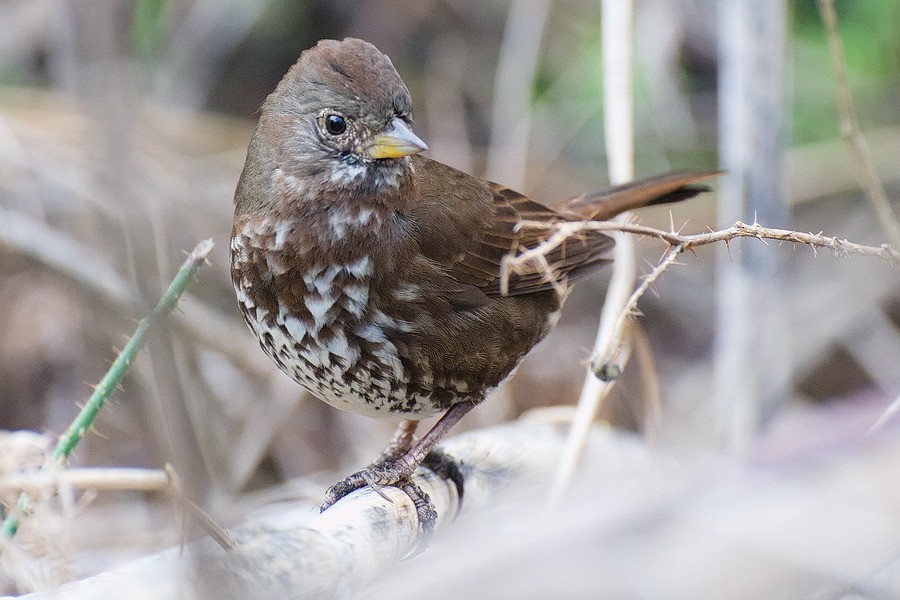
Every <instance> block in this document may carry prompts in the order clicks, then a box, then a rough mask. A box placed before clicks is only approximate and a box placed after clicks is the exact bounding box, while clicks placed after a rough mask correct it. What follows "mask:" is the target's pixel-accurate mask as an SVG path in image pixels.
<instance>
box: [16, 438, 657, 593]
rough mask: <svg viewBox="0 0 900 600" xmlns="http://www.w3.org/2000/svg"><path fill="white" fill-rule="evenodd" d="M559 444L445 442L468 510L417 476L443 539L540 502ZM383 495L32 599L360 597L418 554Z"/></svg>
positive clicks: (412, 523) (633, 451)
mask: <svg viewBox="0 0 900 600" xmlns="http://www.w3.org/2000/svg"><path fill="white" fill-rule="evenodd" d="M594 432H595V435H594V436H592V437H591V444H590V448H589V455H590V456H591V457H593V458H595V459H597V460H598V461H601V462H607V463H608V462H609V461H610V460H612V458H611V457H614V456H618V457H620V464H622V465H625V464H628V465H631V466H628V467H624V468H626V469H629V470H630V469H634V468H636V467H635V466H636V465H638V464H645V465H647V464H649V463H650V459H649V454H648V453H647V452H646V449H645V448H644V447H642V446H640V445H635V444H634V443H633V440H625V438H623V437H622V436H621V435H620V434H616V433H615V432H612V431H608V430H606V431H602V430H596V429H595V430H594ZM563 442H564V429H563V428H561V427H559V426H558V425H556V424H548V423H541V422H536V421H528V422H526V421H518V422H514V423H510V424H507V425H503V426H500V427H495V428H491V429H486V430H482V431H477V432H472V433H467V434H463V435H460V436H456V437H454V438H451V439H449V440H446V441H445V442H444V443H443V444H442V445H441V447H442V449H443V450H444V452H445V453H446V454H447V455H448V456H449V457H451V458H452V459H453V460H454V462H455V463H456V464H457V465H458V466H459V470H460V475H461V476H462V489H463V490H464V493H463V497H462V502H461V503H460V497H459V494H458V492H457V486H456V484H454V483H452V482H449V481H447V480H445V479H443V478H441V477H438V476H437V475H435V474H434V473H432V472H431V471H429V470H427V469H419V471H418V472H417V474H416V476H415V481H416V483H417V484H419V485H420V486H421V487H422V488H423V489H424V490H425V491H426V492H427V493H428V494H429V495H430V496H431V499H432V501H433V502H434V504H435V506H436V508H437V512H438V515H439V522H438V536H440V534H441V530H442V529H443V528H444V526H445V525H446V524H447V523H448V522H449V521H451V520H452V519H453V518H454V517H455V516H456V515H457V513H458V512H459V511H460V509H461V510H462V511H463V512H465V513H470V512H471V513H475V512H477V511H479V510H480V509H484V508H486V507H488V506H491V507H494V508H497V507H502V506H504V504H505V503H508V502H512V503H515V502H521V500H522V498H524V497H526V496H528V495H533V494H535V493H539V492H540V491H541V490H542V489H543V486H544V485H545V482H546V480H547V479H548V478H549V477H550V474H551V473H552V472H553V469H554V467H555V465H556V463H557V461H558V460H559V457H560V453H561V449H562V445H563ZM626 442H627V443H626ZM383 491H384V492H385V493H386V495H387V496H388V498H389V500H385V499H384V498H382V497H381V496H379V494H378V493H376V492H375V491H373V490H371V489H362V490H358V491H357V492H354V493H353V494H351V495H349V496H347V497H346V498H344V499H343V500H341V501H340V502H338V503H337V504H335V505H334V506H332V507H331V508H330V509H328V510H327V511H325V512H324V513H321V514H319V513H318V511H317V509H316V508H315V507H310V506H308V505H307V506H298V505H297V503H281V504H280V505H278V506H277V507H269V508H268V510H267V511H265V512H258V513H255V514H251V515H250V517H249V519H248V521H247V522H246V523H245V524H244V525H239V526H236V527H234V528H232V529H231V530H230V532H229V533H230V534H231V536H232V537H233V539H234V540H236V544H237V545H236V546H235V547H233V548H232V549H231V550H229V551H225V550H223V549H222V548H220V547H219V546H217V545H215V544H212V543H210V542H209V540H201V541H198V542H194V543H192V544H189V545H188V547H187V548H186V555H187V557H188V559H187V560H185V559H184V558H183V557H182V556H181V553H180V552H179V551H178V550H177V549H171V550H168V551H165V552H162V553H160V554H157V555H153V556H151V557H147V558H145V559H142V560H140V561H137V562H135V563H132V564H130V565H126V566H124V567H122V568H119V569H116V570H115V571H112V572H109V573H104V574H101V575H98V576H96V577H92V578H90V579H86V580H83V581H79V582H74V583H71V584H68V585H65V586H62V587H61V588H60V589H57V590H53V591H50V592H47V593H46V594H32V595H30V596H26V598H30V599H32V600H37V599H38V598H59V599H62V600H73V599H79V598H85V599H87V598H90V599H92V600H101V599H104V598H110V599H112V598H115V599H116V600H121V599H137V598H141V599H144V598H147V599H149V598H159V599H163V598H175V597H177V598H182V599H192V598H232V597H234V598H241V597H242V598H287V597H290V598H331V597H336V596H337V597H343V596H346V595H348V594H349V592H350V591H359V590H361V589H362V588H363V587H364V586H365V585H366V583H368V582H369V581H371V580H372V579H373V578H374V577H375V576H376V575H377V574H378V573H380V572H382V571H384V570H385V569H387V568H389V567H391V566H394V565H396V564H397V562H398V561H400V560H401V559H402V558H403V557H404V556H405V555H407V554H408V553H409V552H410V551H411V550H412V549H413V548H415V546H416V543H417V537H418V529H419V525H418V520H417V517H416V510H415V508H414V506H413V504H412V501H411V500H410V499H409V497H407V496H406V495H405V494H404V493H402V492H400V491H399V490H398V489H396V488H393V487H389V488H385V489H384V490H383ZM435 543H437V541H435Z"/></svg>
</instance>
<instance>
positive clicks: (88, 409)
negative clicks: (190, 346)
mask: <svg viewBox="0 0 900 600" xmlns="http://www.w3.org/2000/svg"><path fill="white" fill-rule="evenodd" d="M212 248H213V242H212V240H204V241H202V242H200V243H199V244H197V246H196V247H195V248H194V250H193V251H192V252H191V253H190V255H188V257H187V259H186V260H185V261H184V264H182V265H181V269H179V271H178V274H177V275H175V278H174V279H173V280H172V283H171V284H169V288H168V289H167V290H166V293H165V294H163V297H162V298H161V299H160V301H159V303H158V304H157V305H156V307H155V308H154V309H153V312H151V313H150V315H149V316H147V317H146V318H144V319H142V320H141V322H140V323H138V326H137V329H135V332H134V334H133V335H132V336H131V339H129V340H128V343H127V344H126V345H125V348H124V349H123V350H122V352H120V353H119V356H117V357H116V360H115V361H113V364H112V366H111V367H110V368H109V370H108V371H107V372H106V374H105V375H104V376H103V379H101V380H100V383H99V384H98V385H97V387H96V388H95V389H94V392H93V393H92V394H91V397H90V398H89V399H88V402H87V404H85V405H84V407H83V408H82V409H81V411H80V412H79V413H78V415H77V416H76V417H75V420H74V421H73V422H72V424H71V425H70V426H69V428H68V429H67V430H66V432H65V433H64V434H63V435H62V436H60V438H59V442H58V443H57V445H56V448H55V449H54V451H53V454H52V456H51V458H50V459H49V460H48V462H47V463H46V464H45V465H44V467H43V468H42V471H43V472H47V471H52V470H53V469H57V468H60V467H62V466H64V465H65V463H66V460H67V459H68V458H69V455H70V454H71V453H72V450H74V449H75V446H77V445H78V442H80V441H81V439H82V438H83V437H84V434H85V433H86V432H87V430H88V429H89V428H90V427H91V425H92V424H93V422H94V419H95V418H96V417H97V414H98V413H99V412H100V409H101V408H103V405H104V404H105V403H106V401H107V400H108V399H109V396H110V395H111V394H112V392H113V390H115V389H116V386H117V385H118V384H119V381H121V379H122V377H123V376H124V375H125V373H126V372H127V371H128V367H129V366H130V365H131V362H132V361H133V360H134V357H135V355H137V353H138V352H139V351H140V349H141V348H142V347H143V346H144V343H145V342H146V341H147V334H148V332H149V331H150V329H151V328H152V327H153V326H154V325H156V324H157V323H159V322H160V321H162V320H163V319H165V318H166V317H167V316H168V314H169V313H170V312H172V309H173V308H175V304H176V303H177V302H178V299H179V298H180V297H181V294H182V293H183V292H184V290H185V289H186V288H187V286H188V284H190V283H191V281H193V279H194V276H195V275H196V274H197V271H198V270H199V269H200V267H201V266H202V265H203V264H204V263H205V262H206V257H207V256H209V253H210V251H211V250H212ZM29 504H30V502H29V500H28V496H27V495H25V494H22V495H21V496H19V501H18V502H17V503H16V506H15V508H14V509H13V510H12V511H11V512H10V513H9V514H8V515H7V516H6V519H4V521H3V524H2V526H0V532H2V535H3V538H4V539H9V538H11V537H12V536H14V535H15V533H16V530H17V529H18V526H19V519H20V517H21V515H22V514H24V512H25V511H26V510H27V509H28V505H29Z"/></svg>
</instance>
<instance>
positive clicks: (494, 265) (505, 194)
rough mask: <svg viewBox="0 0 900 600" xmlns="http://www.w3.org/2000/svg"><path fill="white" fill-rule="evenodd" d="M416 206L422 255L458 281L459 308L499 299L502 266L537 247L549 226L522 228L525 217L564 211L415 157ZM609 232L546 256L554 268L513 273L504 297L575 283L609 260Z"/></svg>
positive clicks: (553, 216) (556, 217) (550, 217)
mask: <svg viewBox="0 0 900 600" xmlns="http://www.w3.org/2000/svg"><path fill="white" fill-rule="evenodd" d="M414 164H415V168H416V182H417V184H418V188H419V189H418V193H419V203H418V206H417V208H416V215H415V220H416V222H417V224H418V227H419V232H418V233H419V236H418V238H419V243H420V246H421V250H422V253H423V254H424V255H425V256H426V257H428V258H429V259H430V260H432V261H434V262H436V263H438V264H439V265H440V267H441V268H442V269H443V270H444V271H445V272H446V273H447V274H448V275H450V276H451V277H452V278H453V279H454V280H455V281H456V282H458V283H459V285H460V289H459V290H458V291H456V290H454V291H453V293H454V297H455V299H456V302H455V303H456V304H457V305H458V306H466V305H467V304H470V303H471V304H472V305H473V306H477V305H479V304H480V302H479V298H482V299H483V300H485V301H486V297H493V296H499V295H501V293H500V268H501V267H500V265H501V263H502V261H503V257H504V256H506V255H508V254H509V253H510V252H515V251H516V250H521V249H525V248H534V247H535V246H537V245H538V244H540V243H541V242H543V241H544V240H545V239H546V238H547V236H548V235H549V233H548V232H547V231H541V230H535V229H525V230H521V231H517V225H518V224H519V223H520V222H521V221H523V220H536V221H550V222H553V221H565V220H566V219H565V218H564V217H562V216H561V215H560V214H559V213H557V212H555V211H553V210H551V209H550V208H547V207H546V206H543V205H542V204H539V203H537V202H534V201H533V200H530V199H529V198H527V197H526V196H523V195H522V194H519V193H517V192H514V191H512V190H510V189H508V188H506V187H503V186H501V185H498V184H494V183H490V182H487V181H484V180H482V179H478V178H476V177H472V176H471V175H467V174H465V173H463V172H461V171H457V170H456V169H453V168H451V167H448V166H446V165H444V164H441V163H438V162H435V161H432V160H429V159H427V158H424V157H416V159H415V163H414ZM612 245H613V241H612V239H611V238H610V237H608V236H606V235H603V234H601V233H599V232H594V231H587V232H584V234H583V235H581V236H578V237H573V238H570V239H568V240H566V241H565V242H564V243H563V244H561V245H560V246H558V247H556V248H555V249H553V250H552V251H551V252H549V253H548V254H547V262H548V265H549V266H550V269H551V270H550V272H549V273H548V272H547V270H546V269H544V268H540V267H538V266H535V268H533V269H532V270H530V271H528V272H526V273H523V274H517V275H513V276H511V277H510V280H509V286H508V289H507V294H508V295H510V296H516V295H521V294H531V293H535V292H541V291H545V290H549V289H552V288H553V286H554V283H555V282H557V281H566V282H569V283H571V282H573V281H575V280H577V279H580V278H582V277H584V276H585V275H588V274H590V273H591V272H593V271H594V270H595V269H597V268H599V267H600V266H602V265H603V264H604V263H606V262H607V259H606V258H604V256H605V254H606V253H607V252H608V250H609V249H610V248H612Z"/></svg>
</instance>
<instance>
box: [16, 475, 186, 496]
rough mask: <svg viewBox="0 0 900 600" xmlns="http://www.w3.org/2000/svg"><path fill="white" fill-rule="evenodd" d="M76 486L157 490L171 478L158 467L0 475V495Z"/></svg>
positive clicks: (84, 487)
mask: <svg viewBox="0 0 900 600" xmlns="http://www.w3.org/2000/svg"><path fill="white" fill-rule="evenodd" d="M63 486H65V487H70V488H73V489H81V490H84V489H94V490H119V491H125V490H127V491H145V492H157V491H164V490H167V489H168V488H169V479H168V478H167V477H166V474H165V473H164V472H163V471H160V470H159V469H138V468H113V469H109V468H100V469H96V468H82V469H71V470H68V471H58V472H55V473H54V472H48V471H42V472H38V473H13V474H8V475H4V476H2V477H0V494H3V493H8V492H26V493H28V494H32V495H34V494H40V493H42V492H47V491H50V492H52V491H53V490H55V489H58V488H60V487H63Z"/></svg>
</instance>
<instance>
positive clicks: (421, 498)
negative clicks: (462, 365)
mask: <svg viewBox="0 0 900 600" xmlns="http://www.w3.org/2000/svg"><path fill="white" fill-rule="evenodd" d="M477 404H478V401H475V400H470V401H467V402H460V403H458V404H454V405H453V406H451V407H450V409H449V410H448V411H447V412H446V413H444V416H443V417H441V418H440V419H439V420H438V422H437V423H435V424H434V427H432V428H431V429H430V430H429V431H428V433H426V434H425V435H424V436H422V439H421V440H419V441H418V443H416V444H415V445H413V433H414V432H415V430H416V426H417V425H418V421H414V420H406V421H402V422H401V423H400V425H399V426H398V427H397V431H396V432H395V433H394V437H393V438H391V442H390V444H388V447H387V448H386V449H385V450H384V452H382V453H381V456H380V457H379V458H378V460H376V461H375V462H373V463H372V464H371V465H369V466H368V467H366V468H365V469H363V470H361V471H357V472H356V473H354V474H352V475H350V476H348V477H346V478H345V479H344V480H343V481H339V482H338V483H336V484H334V485H333V486H331V487H330V488H328V491H327V492H326V493H325V501H324V502H323V503H322V506H321V510H323V511H324V510H326V509H327V508H328V507H329V506H331V505H332V504H334V503H335V502H337V501H338V500H340V499H341V498H343V497H344V496H346V495H347V494H349V493H351V492H354V491H356V490H358V489H360V488H363V487H366V486H371V487H372V488H373V489H374V490H375V491H377V492H378V493H379V494H381V495H382V496H383V497H385V498H387V496H384V494H383V493H382V492H381V490H380V488H381V486H386V485H396V486H397V487H398V488H400V489H401V490H403V491H404V492H406V495H407V496H409V497H410V498H411V499H412V501H413V504H414V505H415V507H416V515H417V516H418V518H419V528H420V535H419V541H418V543H417V545H416V550H415V552H414V555H415V554H418V553H420V552H422V551H423V550H424V549H425V548H426V547H427V545H428V542H429V540H430V539H431V535H432V534H433V533H434V527H435V525H436V524H437V511H436V510H435V508H434V503H432V502H431V498H429V497H428V494H427V493H426V492H425V491H424V490H423V489H422V488H420V487H419V486H418V485H416V484H415V483H414V482H413V481H412V479H411V477H412V474H413V472H414V471H415V470H416V468H417V467H418V466H419V465H420V464H422V461H424V460H425V457H426V456H428V454H429V453H430V452H431V451H432V450H433V449H434V447H435V445H436V444H437V443H438V442H439V441H440V440H441V439H442V438H443V437H444V436H445V435H447V432H448V431H450V429H451V428H452V427H453V426H454V425H456V424H457V423H459V420H460V419H462V418H463V417H464V416H465V415H466V413H468V412H469V411H470V410H472V409H473V408H475V406H476V405H477ZM441 460H444V461H445V460H446V458H441ZM441 460H438V462H437V463H436V464H439V463H440V462H441ZM453 482H454V484H456V486H457V488H459V487H460V482H459V481H457V480H456V479H455V478H454V479H453Z"/></svg>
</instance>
